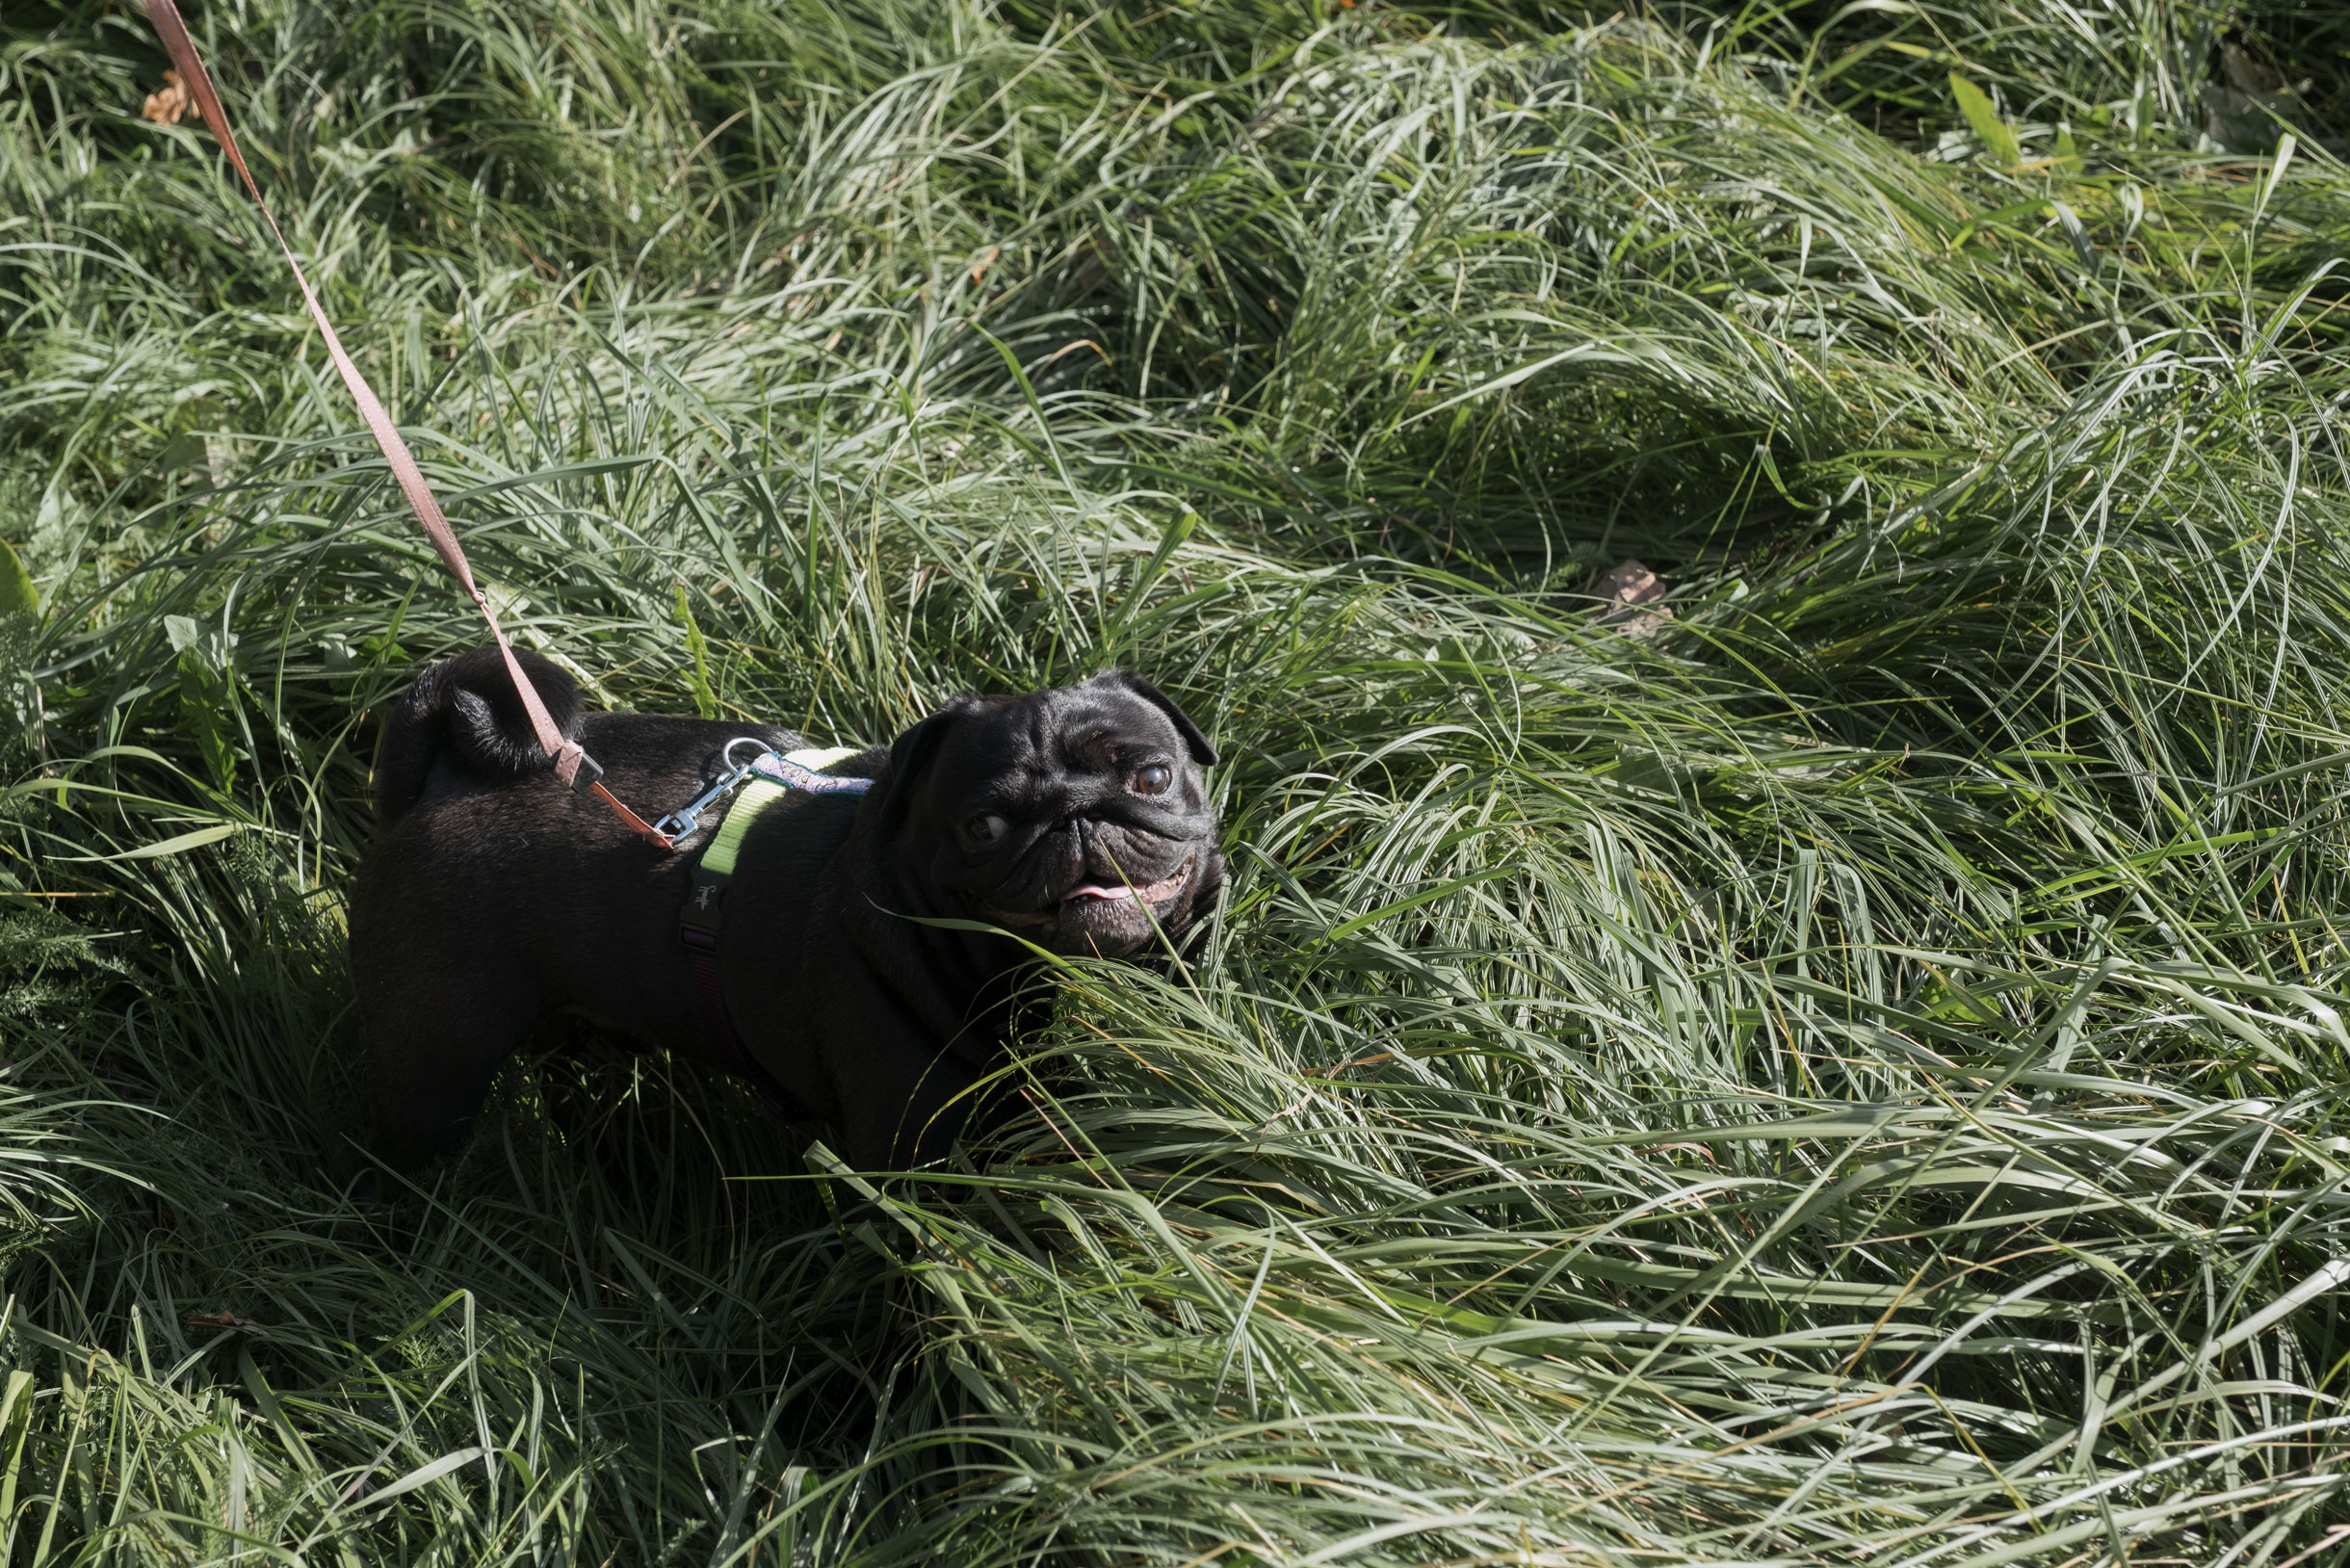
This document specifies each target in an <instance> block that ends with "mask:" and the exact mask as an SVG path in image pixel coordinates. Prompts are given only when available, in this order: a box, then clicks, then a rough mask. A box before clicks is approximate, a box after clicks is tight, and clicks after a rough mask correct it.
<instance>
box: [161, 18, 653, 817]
mask: <svg viewBox="0 0 2350 1568" xmlns="http://www.w3.org/2000/svg"><path fill="white" fill-rule="evenodd" d="M145 5H146V13H147V20H149V21H150V22H153V23H154V24H155V32H156V34H157V35H158V36H159V37H161V39H163V46H164V48H165V50H166V51H168V52H169V53H170V56H171V63H172V64H173V65H176V66H178V67H179V76H180V80H181V81H182V82H183V83H185V84H186V85H187V88H188V91H189V92H190V94H192V95H193V96H194V97H195V99H196V109H197V111H198V112H199V113H201V114H202V115H203V117H204V123H205V124H206V125H208V126H210V127H212V134H213V137H214V139H215V140H217V141H218V142H219V143H220V144H221V150H222V151H223V152H225V153H227V154H228V161H229V163H230V164H232V165H233V166H235V168H236V170H237V177H238V178H239V179H241V180H243V181H244V182H245V190H246V194H247V195H248V196H251V197H252V198H253V205H254V206H256V207H259V208H260V209H261V221H262V222H265V223H267V224H269V226H270V233H271V234H272V235H273V236H274V237H275V239H276V241H277V248H278V249H279V250H280V251H282V252H284V254H285V258H286V265H287V266H288V267H291V268H292V269H293V270H294V281H295V282H296V283H297V284H298V285H300V288H301V297H302V302H303V303H304V304H306V305H308V306H309V307H310V320H311V322H312V323H313V324H314V325H315V326H316V327H318V332H319V336H321V337H323V338H325V339H326V353H327V355H328V356H329V357H330V358H332V359H333V361H334V368H335V370H336V372H337V373H338V374H339V375H341V377H342V378H343V385H344V386H345V387H347V388H349V389H350V392H351V400H352V401H353V403H355V404H357V405H359V414H360V417H361V418H363V419H365V420H366V421H367V429H368V433H369V434H371V435H373V436H374V437H375V438H376V446H377V448H378V450H379V451H380V452H382V454H383V460H384V461H385V462H386V463H388V464H390V465H391V470H392V477H393V478H394V479H396V480H398V481H399V482H400V489H401V493H402V494H404V495H405V496H406V497H407V500H408V510H411V511H413V512H414V513H416V520H417V521H418V522H419V523H422V524H423V525H424V530H425V535H426V536H427V537H428V538H430V539H431V541H432V548H433V549H435V550H437V551H439V552H440V558H441V560H442V561H443V562H446V563H447V565H448V567H449V570H450V571H451V572H452V573H453V574H455V576H456V577H457V581H458V582H459V583H461V584H463V585H464V588H465V591H466V592H467V593H469V594H471V595H472V596H473V603H474V608H475V609H477V610H479V611H481V612H482V618H483V620H484V621H486V622H488V623H489V635H490V636H491V637H493V638H495V639H496V640H497V642H498V651H499V652H500V653H501V654H503V655H505V657H506V672H507V674H508V675H509V676H511V677H512V678H513V682H514V692H515V694H516V695H518V696H520V697H521V698H522V707H523V711H524V712H525V713H527V714H529V715H530V718H531V728H532V730H533V731H534V732H535V733H536V735H537V737H538V745H539V747H540V749H542V750H544V751H545V752H546V754H547V755H548V756H550V757H553V758H554V759H555V772H556V776H557V777H559V778H561V780H562V781H563V782H564V783H565V784H568V785H569V786H570V787H571V788H572V789H573V790H574V791H580V790H586V791H589V792H591V793H593V794H595V795H597V796H600V797H603V800H604V803H605V804H606V805H608V806H610V807H612V809H613V810H614V811H615V812H617V813H618V814H619V817H620V820H621V821H622V822H624V823H628V825H629V827H630V828H631V829H632V830H633V831H635V832H639V833H642V834H643V835H644V836H645V837H647V838H649V839H651V840H653V841H654V842H655V843H656V844H659V845H660V846H661V847H662V848H663V849H667V848H668V847H669V840H668V837H667V835H666V834H664V833H661V832H658V831H656V830H655V829H654V828H653V826H652V825H651V824H650V823H647V822H645V820H644V819H643V818H641V817H640V816H638V815H637V814H636V813H635V812H633V811H631V810H629V809H628V807H626V806H624V805H622V804H621V803H620V799H619V797H617V796H615V795H614V794H613V793H612V792H611V791H610V790H608V789H606V788H605V787H604V786H603V785H602V784H600V783H598V782H597V779H598V778H599V777H600V776H601V775H602V774H603V771H604V770H603V769H601V768H599V767H597V766H596V764H595V760H594V759H593V758H591V757H589V756H588V753H587V751H586V750H584V749H583V748H582V747H581V745H580V744H579V743H578V742H577V741H573V740H567V739H565V738H564V736H563V733H562V732H561V730H559V729H557V728H556V727H555V719H554V718H553V716H552V715H550V714H549V713H548V712H547V705H546V704H545V703H544V702H543V701H541V700H540V699H539V695H538V691H537V689H536V688H535V687H534V686H532V685H531V678H530V677H529V676H528V675H525V674H524V673H523V672H522V664H521V661H519V660H517V659H516V658H515V657H514V647H513V644H512V643H510V642H509V641H508V640H506V632H505V629H504V628H502V627H501V626H499V624H498V613H497V612H496V611H494V610H492V609H491V608H490V607H489V595H487V594H486V593H483V591H482V589H481V587H480V585H479V584H477V583H475V582H474V580H473V568H472V567H471V566H469V565H467V564H466V562H465V551H464V549H463V547H462V546H460V545H459V544H458V543H457V534H456V533H455V532H454V531H453V530H452V529H451V528H450V527H449V519H448V518H447V517H445V516H443V515H442V513H441V510H440V503H439V502H438V501H436V500H434V499H433V497H432V487H431V485H429V484H427V483H425V476H424V471H423V470H422V469H420V468H418V467H417V466H416V458H415V457H414V456H413V455H411V454H410V453H409V451H408V444H407V442H405V441H404V440H402V439H401V438H400V429H399V427H398V426H396V425H394V424H393V423H392V416H391V415H390V414H389V413H387V412H385V411H384V407H383V404H382V402H381V401H380V400H379V399H378V398H377V396H376V389H375V388H374V387H372V386H370V385H368V384H367V378H366V377H364V376H362V375H360V374H359V367H358V366H357V365H355V364H353V363H352V359H351V355H350V354H348V353H344V352H343V340H342V339H341V338H339V337H337V336H335V331H334V324H333V323H331V322H329V321H327V320H326V308H325V307H324V306H322V305H321V304H320V303H319V302H318V295H317V293H316V292H315V291H314V290H312V288H311V287H310V279H309V278H308V277H307V276H305V275H304V274H303V273H302V270H301V263H300V262H299V261H297V260H296V259H295V258H294V248H293V247H292V246H291V245H289V244H287V243H286V236H285V231H284V230H283V229H281V228H279V227H278V226H277V216H276V214H274V213H273V212H271V211H270V204H269V202H268V201H267V200H266V199H264V198H263V196H262V195H261V187H260V186H258V185H256V184H255V183H254V182H253V171H252V170H249V169H248V168H247V167H246V166H245V153H244V152H243V150H242V149H240V148H239V147H238V145H237V137H236V133H235V132H234V131H231V130H230V129H229V128H228V111H227V110H226V109H224V108H222V105H221V95H220V93H219V92H217V91H214V89H213V86H212V73H211V72H209V71H207V70H205V69H204V61H203V57H202V56H200V55H198V54H197V53H196V40H195V39H191V38H190V37H189V36H188V26H187V23H185V22H183V21H181V20H180V15H179V7H178V6H177V5H176V4H175V3H174V0H145Z"/></svg>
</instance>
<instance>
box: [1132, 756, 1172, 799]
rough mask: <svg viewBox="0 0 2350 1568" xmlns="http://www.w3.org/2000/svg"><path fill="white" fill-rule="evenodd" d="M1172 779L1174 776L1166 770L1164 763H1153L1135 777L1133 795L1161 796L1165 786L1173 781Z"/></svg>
mask: <svg viewBox="0 0 2350 1568" xmlns="http://www.w3.org/2000/svg"><path fill="white" fill-rule="evenodd" d="M1174 778H1175V775H1174V774H1173V773H1172V772H1170V771H1168V770H1167V766H1166V765H1165V764H1164V763H1159V762H1154V763H1152V764H1151V765H1150V766H1149V767H1148V768H1145V769H1143V770H1142V771H1140V772H1138V773H1136V775H1135V793H1136V794H1137V795H1160V794H1162V793H1164V792H1165V790H1166V787H1167V785H1168V784H1170V783H1172V782H1173V781H1174Z"/></svg>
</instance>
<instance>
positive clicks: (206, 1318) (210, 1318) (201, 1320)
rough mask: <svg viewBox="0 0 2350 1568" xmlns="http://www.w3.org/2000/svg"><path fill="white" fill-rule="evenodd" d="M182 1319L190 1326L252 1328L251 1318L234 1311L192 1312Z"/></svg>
mask: <svg viewBox="0 0 2350 1568" xmlns="http://www.w3.org/2000/svg"><path fill="white" fill-rule="evenodd" d="M180 1321H181V1322H182V1323H184V1324H186V1325H187V1326H188V1327H190V1328H250V1327H252V1326H253V1320H251V1319H250V1318H240V1317H238V1316H237V1315H236V1314H235V1313H233V1312H192V1313H190V1314H188V1316H187V1317H185V1318H182V1319H181V1320H180Z"/></svg>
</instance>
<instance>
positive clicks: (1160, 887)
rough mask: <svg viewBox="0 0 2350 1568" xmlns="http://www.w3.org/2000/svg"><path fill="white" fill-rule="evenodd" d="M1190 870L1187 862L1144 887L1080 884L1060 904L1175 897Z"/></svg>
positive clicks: (1145, 900) (1092, 883)
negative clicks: (1080, 900) (1087, 900)
mask: <svg viewBox="0 0 2350 1568" xmlns="http://www.w3.org/2000/svg"><path fill="white" fill-rule="evenodd" d="M1190 870H1191V863H1190V862H1189V861H1188V860H1187V861H1185V862H1184V863H1183V864H1182V865H1180V866H1178V867H1176V868H1175V869H1174V871H1172V872H1170V873H1169V874H1168V875H1165V876H1164V877H1162V878H1161V879H1160V880H1158V881H1156V882H1151V883H1149V884H1147V885H1145V886H1142V887H1128V886H1127V885H1126V884H1125V883H1123V882H1121V883H1119V884H1118V885H1117V886H1116V887H1111V886H1110V885H1109V884H1108V883H1106V882H1080V883H1078V884H1077V886H1075V887H1073V888H1071V889H1069V891H1068V892H1066V893H1064V894H1062V895H1061V896H1060V902H1063V903H1072V902H1076V901H1077V900H1079V899H1109V900H1112V901H1115V900H1118V899H1140V900H1141V901H1142V902H1145V903H1149V902H1152V901H1153V900H1156V899H1165V898H1171V897H1173V896H1174V893H1175V890H1176V889H1177V888H1179V887H1181V886H1183V879H1184V877H1185V875H1187V874H1188V873H1189V871H1190Z"/></svg>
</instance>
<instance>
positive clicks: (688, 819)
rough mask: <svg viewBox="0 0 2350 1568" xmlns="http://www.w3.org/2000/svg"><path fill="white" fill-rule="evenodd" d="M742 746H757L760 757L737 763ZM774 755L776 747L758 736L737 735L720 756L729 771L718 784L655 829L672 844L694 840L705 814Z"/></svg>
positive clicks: (655, 825)
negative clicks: (689, 838) (738, 751)
mask: <svg viewBox="0 0 2350 1568" xmlns="http://www.w3.org/2000/svg"><path fill="white" fill-rule="evenodd" d="M739 745H755V746H757V747H758V748H759V752H758V756H754V757H752V758H751V759H750V761H748V762H744V763H738V762H736V761H735V760H734V753H735V747H736V746H739ZM774 754H775V752H774V748H773V747H771V746H770V745H768V744H767V743H766V742H765V741H762V740H760V739H759V738H758V737H757V736H755V735H738V736H736V737H735V738H734V739H733V740H731V741H729V742H727V743H726V749H725V750H723V751H721V752H719V753H718V760H719V761H721V762H723V763H724V764H725V765H726V771H724V772H722V773H720V774H719V775H718V782H717V783H715V784H713V785H711V786H710V788H708V789H706V790H704V791H703V792H702V793H701V794H699V795H697V796H695V797H693V798H692V799H691V800H689V801H687V802H686V803H685V804H684V805H682V806H679V807H678V808H677V809H676V810H675V811H672V812H670V813H669V814H668V815H667V816H666V817H664V818H662V819H661V820H660V821H659V822H657V823H654V824H653V830H654V831H655V832H657V833H666V834H667V835H668V836H669V838H670V841H671V842H672V843H674V842H677V841H679V840H682V839H685V838H687V837H690V836H691V835H692V832H693V831H694V829H695V828H696V827H698V826H700V825H701V820H702V813H703V812H705V811H708V810H709V809H710V808H711V807H712V806H714V805H716V804H718V802H719V801H720V800H723V799H725V798H726V797H727V796H729V795H731V794H733V793H734V792H735V791H736V790H737V789H738V788H740V787H741V786H742V783H743V781H744V779H746V778H748V777H750V775H751V774H752V773H753V772H754V771H757V769H758V765H759V758H760V757H771V756H773V755H774Z"/></svg>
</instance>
